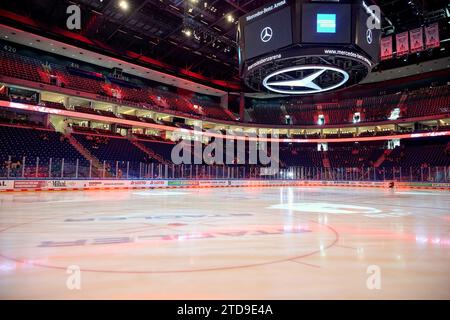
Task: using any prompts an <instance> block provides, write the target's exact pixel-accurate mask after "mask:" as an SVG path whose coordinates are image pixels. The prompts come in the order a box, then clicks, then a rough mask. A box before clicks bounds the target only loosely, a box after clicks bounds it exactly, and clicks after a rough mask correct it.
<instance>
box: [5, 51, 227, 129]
mask: <svg viewBox="0 0 450 320" xmlns="http://www.w3.org/2000/svg"><path fill="white" fill-rule="evenodd" d="M0 60H1V61H2V63H1V64H0V74H2V75H5V76H9V77H15V78H20V79H25V80H30V81H34V82H42V83H51V84H55V83H53V82H52V81H51V79H52V78H53V79H56V84H58V85H60V86H62V87H66V88H70V89H74V90H80V91H84V92H89V93H95V94H98V95H100V96H108V97H110V98H114V99H116V100H118V101H119V102H120V101H130V102H132V103H142V104H150V105H153V106H157V107H160V108H162V109H166V110H173V111H178V112H181V113H185V114H192V115H195V116H204V117H211V118H217V119H222V120H233V119H232V118H231V117H230V116H229V115H228V114H227V113H226V112H225V111H224V110H223V109H222V108H221V107H220V106H217V105H211V104H209V105H208V106H204V107H203V108H202V109H201V110H200V109H195V108H194V107H193V103H192V102H191V101H189V99H188V98H187V97H184V96H183V95H180V94H175V93H172V92H169V91H162V90H157V89H151V88H141V89H139V88H127V87H124V86H121V87H119V86H118V85H116V84H111V83H107V82H106V81H105V78H104V77H102V76H100V77H98V78H96V79H94V78H92V77H86V76H83V72H79V73H76V74H75V73H74V72H73V70H74V68H68V67H65V66H62V65H58V64H55V63H47V62H46V61H45V62H44V61H43V60H39V59H38V58H31V57H28V56H22V55H19V54H16V53H11V52H6V51H0Z"/></svg>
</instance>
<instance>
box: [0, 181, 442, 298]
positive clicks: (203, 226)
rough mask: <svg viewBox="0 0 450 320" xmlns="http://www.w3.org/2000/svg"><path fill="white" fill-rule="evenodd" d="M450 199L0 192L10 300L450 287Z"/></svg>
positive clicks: (348, 192) (346, 191) (352, 191)
mask: <svg viewBox="0 0 450 320" xmlns="http://www.w3.org/2000/svg"><path fill="white" fill-rule="evenodd" d="M449 207H450V197H449V193H448V192H446V191H425V190H421V191H418V190H390V189H370V188H334V187H324V188H319V187H317V188H315V187H305V188H300V187H270V188H228V189H176V190H129V191H123V190H120V191H79V192H34V193H33V192H28V193H27V192H25V193H1V194H0V212H1V213H0V299H47V298H53V299H103V298H107V299H450V210H449ZM75 277H76V278H75Z"/></svg>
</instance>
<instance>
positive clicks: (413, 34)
mask: <svg viewBox="0 0 450 320" xmlns="http://www.w3.org/2000/svg"><path fill="white" fill-rule="evenodd" d="M409 39H410V41H411V52H412V53H414V52H419V51H422V50H423V29H422V28H417V29H413V30H410V31H409Z"/></svg>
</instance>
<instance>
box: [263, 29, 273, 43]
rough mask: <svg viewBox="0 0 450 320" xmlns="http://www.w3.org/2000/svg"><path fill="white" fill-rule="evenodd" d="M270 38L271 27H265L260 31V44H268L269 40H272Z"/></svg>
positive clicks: (271, 34) (271, 33)
mask: <svg viewBox="0 0 450 320" xmlns="http://www.w3.org/2000/svg"><path fill="white" fill-rule="evenodd" d="M272 36H273V30H272V28H271V27H265V28H264V29H263V30H262V31H261V41H262V42H269V41H270V40H272Z"/></svg>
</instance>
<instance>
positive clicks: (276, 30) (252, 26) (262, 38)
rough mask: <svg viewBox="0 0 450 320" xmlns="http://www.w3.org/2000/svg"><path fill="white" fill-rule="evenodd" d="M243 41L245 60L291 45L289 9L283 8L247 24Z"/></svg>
mask: <svg viewBox="0 0 450 320" xmlns="http://www.w3.org/2000/svg"><path fill="white" fill-rule="evenodd" d="M244 40H245V58H246V59H251V58H254V57H256V56H259V55H262V54H265V53H268V52H271V51H274V50H277V49H280V48H282V47H286V46H289V45H291V44H292V22H291V8H290V7H285V8H284V9H281V10H279V11H276V12H273V13H270V14H267V15H265V16H262V17H261V18H258V19H257V20H255V21H253V22H249V23H247V24H246V25H245V31H244Z"/></svg>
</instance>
